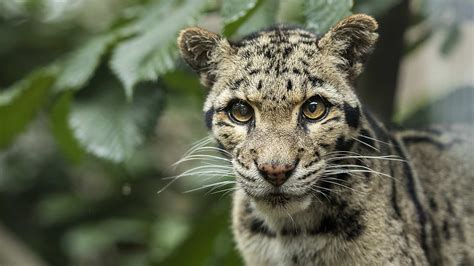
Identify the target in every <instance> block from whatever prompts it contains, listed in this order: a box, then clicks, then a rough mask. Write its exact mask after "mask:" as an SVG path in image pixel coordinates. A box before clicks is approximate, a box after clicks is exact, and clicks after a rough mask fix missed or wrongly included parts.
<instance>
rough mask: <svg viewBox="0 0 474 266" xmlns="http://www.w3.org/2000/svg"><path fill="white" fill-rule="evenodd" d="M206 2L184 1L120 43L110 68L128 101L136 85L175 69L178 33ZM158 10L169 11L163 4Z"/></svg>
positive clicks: (191, 20) (189, 22)
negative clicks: (118, 80)
mask: <svg viewBox="0 0 474 266" xmlns="http://www.w3.org/2000/svg"><path fill="white" fill-rule="evenodd" d="M206 2H207V1H201V0H187V1H185V2H184V3H183V4H181V5H178V6H177V7H175V8H173V9H171V10H170V11H169V12H168V13H167V14H166V15H164V16H160V17H159V18H156V20H155V21H154V23H153V26H151V27H148V28H147V29H146V30H145V31H144V32H143V33H142V34H139V35H138V36H136V37H134V38H131V39H129V40H127V41H125V42H123V43H121V44H120V45H119V46H118V47H117V48H116V49H115V50H114V51H113V55H112V59H111V61H110V66H111V68H112V70H113V72H114V73H115V74H116V75H117V77H118V78H119V79H120V81H121V82H122V83H123V86H124V87H125V93H126V95H127V98H128V99H130V98H131V97H132V95H133V88H134V86H135V84H137V83H138V82H140V81H152V80H157V78H158V76H160V75H161V74H164V73H166V72H168V71H169V70H171V69H173V68H174V66H175V59H176V57H177V54H178V51H177V47H176V38H177V36H178V32H179V31H180V30H182V29H183V28H184V27H186V26H187V25H189V24H191V23H193V22H194V21H195V18H196V17H197V16H198V15H199V14H200V11H201V9H202V8H203V7H204V6H205V4H206ZM157 7H158V8H166V10H168V9H169V7H167V6H166V5H165V7H163V6H162V5H158V6H157ZM157 13H160V12H157ZM148 23H150V22H148ZM146 24H147V23H146Z"/></svg>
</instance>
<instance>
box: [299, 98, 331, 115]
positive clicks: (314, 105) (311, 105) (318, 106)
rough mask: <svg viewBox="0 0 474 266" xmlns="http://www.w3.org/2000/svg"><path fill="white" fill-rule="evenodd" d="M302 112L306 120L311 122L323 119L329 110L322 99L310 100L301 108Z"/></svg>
mask: <svg viewBox="0 0 474 266" xmlns="http://www.w3.org/2000/svg"><path fill="white" fill-rule="evenodd" d="M301 111H302V112H303V115H304V117H305V118H307V119H309V120H319V119H322V118H323V117H324V116H325V115H326V114H327V111H328V108H327V106H326V104H325V102H324V100H323V99H322V98H321V97H317V96H315V97H311V98H309V99H308V100H307V101H306V102H305V103H304V104H303V106H302V107H301Z"/></svg>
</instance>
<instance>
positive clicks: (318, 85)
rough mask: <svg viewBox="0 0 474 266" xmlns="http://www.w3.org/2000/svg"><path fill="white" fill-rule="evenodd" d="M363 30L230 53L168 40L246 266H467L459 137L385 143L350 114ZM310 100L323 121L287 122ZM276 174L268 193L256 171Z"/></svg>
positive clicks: (468, 186) (347, 28)
mask: <svg viewBox="0 0 474 266" xmlns="http://www.w3.org/2000/svg"><path fill="white" fill-rule="evenodd" d="M376 29H377V23H376V22H375V20H374V19H372V18H371V17H369V16H366V15H353V16H350V17H347V18H345V19H344V20H342V21H341V22H339V23H337V24H336V26H334V27H333V28H332V29H331V30H330V31H329V32H328V33H326V34H325V35H324V36H322V37H321V38H319V37H318V36H316V35H315V34H313V33H311V32H308V31H305V30H303V29H299V28H289V27H283V26H276V27H274V28H271V29H268V30H264V31H260V32H257V33H255V34H252V35H249V36H247V37H245V38H243V39H241V40H239V41H228V40H226V39H225V38H223V37H221V36H219V35H217V34H215V33H211V32H208V31H206V30H203V29H200V28H189V29H185V30H184V31H182V33H181V34H180V37H179V39H178V45H179V47H180V50H181V54H182V56H183V58H184V60H185V61H186V62H187V63H188V64H189V65H190V66H191V67H192V68H193V69H194V70H195V71H197V72H198V73H199V74H200V76H201V80H202V82H203V83H204V84H205V85H206V86H208V87H209V89H210V90H209V94H208V97H207V100H206V102H205V105H204V112H205V117H206V124H207V126H208V127H209V128H210V129H211V131H212V133H213V136H214V137H215V139H216V140H217V141H218V143H220V145H221V146H222V148H224V149H225V150H226V151H228V152H229V153H230V154H231V155H232V156H231V157H232V162H233V168H234V172H235V176H236V181H237V182H238V185H237V191H236V192H235V194H234V202H233V212H232V220H233V231H234V235H235V240H236V243H237V248H238V249H239V251H240V252H241V254H242V256H243V258H244V260H245V262H246V264H247V265H428V264H432V265H469V264H471V263H472V262H473V250H474V240H473V237H474V236H473V234H474V233H473V232H474V230H473V228H472V226H473V219H472V215H473V210H474V207H473V205H472V202H474V196H473V195H474V193H472V189H473V188H474V187H473V182H472V181H473V171H472V168H471V166H470V163H472V162H474V158H473V153H472V151H469V150H468V149H466V147H471V148H472V147H473V144H474V143H473V140H472V136H473V135H472V131H468V130H467V129H465V128H458V127H452V128H449V129H448V130H447V131H442V130H440V129H431V130H425V131H410V130H388V129H387V128H386V127H385V126H384V125H382V124H381V123H380V122H378V121H377V120H376V119H375V118H374V117H372V116H371V115H370V114H369V113H368V112H367V111H366V110H365V109H364V108H363V106H362V105H361V103H360V101H359V99H358V98H357V96H356V94H355V92H354V89H353V84H354V81H355V79H356V78H357V76H358V75H359V74H360V73H361V71H362V67H363V63H364V61H365V59H366V57H367V56H368V55H369V53H370V51H371V50H372V49H373V46H374V44H375V41H376V39H377V33H376ZM374 89H376V88H374ZM313 96H317V97H321V98H322V99H324V101H325V105H326V107H327V110H328V111H327V114H326V115H325V116H324V117H323V118H321V119H320V120H318V121H309V120H308V119H305V118H304V116H303V115H302V113H301V108H302V105H303V103H304V102H305V101H307V100H308V99H310V98H311V97H313ZM235 101H240V102H245V103H247V104H249V106H251V107H252V108H253V110H254V117H253V119H252V120H251V121H250V122H248V123H245V124H244V123H236V121H234V120H232V118H231V117H230V116H229V105H230V104H231V103H232V102H235ZM446 132H448V133H446ZM449 132H451V133H449ZM470 132H471V133H470ZM262 165H265V167H261V166H262ZM283 166H285V167H283ZM290 168H291V171H287V172H285V176H282V175H281V173H280V175H279V178H283V177H284V178H287V179H285V182H284V183H283V185H280V184H278V185H275V184H273V185H272V184H270V182H269V180H270V179H269V176H266V172H265V171H267V172H268V171H276V170H275V169H287V170H288V169H290ZM262 169H263V170H262ZM272 169H273V170H272ZM285 171H286V170H285ZM269 173H270V172H269ZM275 176H277V175H276V174H275ZM270 181H271V180H270ZM279 181H281V180H279Z"/></svg>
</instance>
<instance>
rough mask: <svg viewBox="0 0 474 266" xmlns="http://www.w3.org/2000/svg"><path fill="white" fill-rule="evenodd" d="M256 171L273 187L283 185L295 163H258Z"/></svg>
mask: <svg viewBox="0 0 474 266" xmlns="http://www.w3.org/2000/svg"><path fill="white" fill-rule="evenodd" d="M257 167H258V171H259V172H260V174H261V175H262V176H263V178H264V179H265V180H267V181H268V182H269V183H270V184H272V185H273V186H275V187H279V186H281V185H283V184H284V183H285V182H286V180H288V178H289V177H290V176H291V174H292V172H293V170H294V169H295V167H296V163H292V164H269V163H262V164H258V165H257Z"/></svg>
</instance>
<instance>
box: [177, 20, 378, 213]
mask: <svg viewBox="0 0 474 266" xmlns="http://www.w3.org/2000/svg"><path fill="white" fill-rule="evenodd" d="M376 29H377V23H376V21H375V20H374V19H373V18H371V17H369V16H367V15H352V16H349V17H347V18H345V19H343V20H342V21H340V22H339V23H337V24H336V25H335V26H334V27H333V28H332V29H330V30H329V31H328V32H327V33H326V34H325V35H324V36H322V37H321V38H318V37H317V36H316V35H315V34H313V33H311V32H308V31H305V30H303V29H299V28H289V27H283V26H276V27H274V28H272V29H269V30H264V31H260V32H256V33H254V34H251V35H249V36H247V37H244V38H243V39H241V40H239V41H229V40H227V39H225V38H223V37H222V36H220V35H218V34H215V33H212V32H209V31H206V30H204V29H201V28H196V27H192V28H188V29H185V30H183V31H182V32H181V33H180V36H179V39H178V45H179V48H180V51H181V55H182V57H183V59H184V60H185V61H186V62H187V63H188V64H189V65H190V66H191V67H192V68H193V69H194V70H195V71H196V72H197V73H198V74H199V75H200V77H201V81H202V83H203V84H204V85H205V86H207V87H208V88H209V93H208V96H207V99H206V102H205V104H204V112H205V118H206V124H207V126H208V127H209V129H210V130H211V131H212V134H213V136H214V137H215V139H216V140H217V142H218V143H219V145H221V146H222V148H223V149H225V150H227V151H228V152H229V153H230V154H231V157H232V164H233V169H234V172H235V175H236V179H237V181H238V184H239V187H240V188H242V189H243V191H245V193H246V194H247V195H248V196H249V197H250V198H252V200H253V201H255V203H256V204H257V206H259V208H260V209H261V210H262V211H265V212H268V213H269V214H274V215H279V214H282V215H286V214H287V213H288V212H290V213H294V212H298V211H301V210H304V209H305V208H307V207H308V206H309V204H310V203H311V202H312V197H313V195H314V193H315V191H317V190H316V189H315V188H317V186H318V182H320V180H321V179H322V178H324V173H327V171H328V167H329V166H330V165H331V163H330V159H328V158H330V156H329V155H331V154H335V153H337V152H341V151H348V150H350V149H351V146H352V145H353V144H354V141H353V139H352V138H353V137H354V136H356V135H357V134H358V132H359V130H360V121H361V116H362V112H361V108H360V102H359V100H358V98H357V96H356V95H355V93H354V89H353V84H354V80H355V79H356V78H357V76H358V75H359V74H360V73H361V71H362V67H363V63H364V60H365V58H366V57H367V55H368V54H369V53H370V51H371V50H372V48H373V45H374V44H375V42H376V39H377V37H378V35H377V33H376V32H375V31H376Z"/></svg>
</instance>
